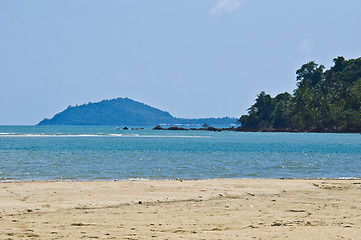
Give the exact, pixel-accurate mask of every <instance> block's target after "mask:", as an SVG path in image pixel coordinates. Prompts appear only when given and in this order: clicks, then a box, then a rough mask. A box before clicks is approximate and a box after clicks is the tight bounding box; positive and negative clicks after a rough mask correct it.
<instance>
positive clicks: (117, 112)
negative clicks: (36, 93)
mask: <svg viewBox="0 0 361 240" xmlns="http://www.w3.org/2000/svg"><path fill="white" fill-rule="evenodd" d="M236 122H237V118H230V117H223V118H199V119H186V118H176V117H173V116H172V115H171V114H169V113H168V112H165V111H162V110H160V109H157V108H154V107H151V106H148V105H146V104H144V103H140V102H137V101H134V100H132V99H129V98H116V99H110V100H103V101H101V102H96V103H87V104H83V105H80V106H68V108H67V109H65V110H64V111H62V112H60V113H58V114H56V115H55V116H54V117H53V118H51V119H47V118H45V119H44V120H42V121H41V122H39V123H38V125H112V126H155V125H159V124H209V125H215V126H228V125H231V124H236Z"/></svg>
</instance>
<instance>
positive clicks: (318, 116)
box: [238, 57, 361, 133]
mask: <svg viewBox="0 0 361 240" xmlns="http://www.w3.org/2000/svg"><path fill="white" fill-rule="evenodd" d="M333 61H334V66H332V67H331V68H330V69H329V70H327V71H324V69H325V67H324V66H323V65H318V64H316V63H315V62H314V61H311V62H309V63H307V64H304V65H303V66H302V67H301V68H300V69H299V70H297V72H296V74H297V88H296V89H295V90H294V92H293V95H291V94H289V93H287V92H285V93H281V94H278V95H277V96H276V97H274V98H272V97H271V96H270V95H268V94H266V93H265V92H261V93H260V94H258V96H257V99H256V101H255V104H253V105H252V106H251V107H250V108H249V109H248V114H247V115H243V116H241V117H240V119H239V120H238V122H239V123H241V125H242V127H241V129H240V130H242V131H276V132H278V131H282V132H284V131H287V132H355V133H361V58H358V59H350V60H345V58H344V57H337V58H335V59H333Z"/></svg>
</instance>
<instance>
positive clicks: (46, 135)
mask: <svg viewBox="0 0 361 240" xmlns="http://www.w3.org/2000/svg"><path fill="white" fill-rule="evenodd" d="M0 137H19V138H20V137H124V138H125V137H129V138H132V137H133V138H138V137H139V138H203V137H209V136H184V135H180V136H178V135H139V134H0Z"/></svg>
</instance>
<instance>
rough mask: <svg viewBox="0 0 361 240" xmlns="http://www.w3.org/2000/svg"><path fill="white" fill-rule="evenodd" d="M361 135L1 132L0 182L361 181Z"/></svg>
mask: <svg viewBox="0 0 361 240" xmlns="http://www.w3.org/2000/svg"><path fill="white" fill-rule="evenodd" d="M360 177H361V134H321V133H244V132H204V131H153V130H151V129H150V128H148V129H144V130H116V129H115V127H110V126H109V127H108V126H105V127H98V126H86V127H78V126H77V127H69V126H0V180H1V181H4V180H56V179H68V180H126V179H177V178H182V179H215V178H360Z"/></svg>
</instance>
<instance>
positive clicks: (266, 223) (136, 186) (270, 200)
mask: <svg viewBox="0 0 361 240" xmlns="http://www.w3.org/2000/svg"><path fill="white" fill-rule="evenodd" d="M360 197H361V180H282V179H273V180H268V179H262V180H258V179H252V180H248V179H239V180H238V179H236V180H228V179H226V180H194V181H188V180H172V181H99V182H61V181H55V182H45V181H44V182H42V181H40V182H39V181H34V182H1V183H0V226H1V227H0V239H8V240H10V239H360V238H361V235H360V233H361V200H360Z"/></svg>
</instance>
